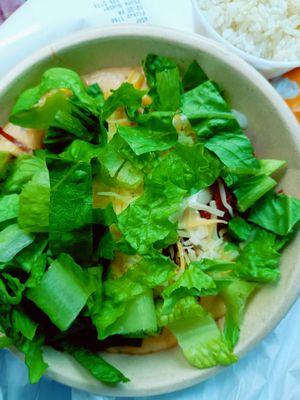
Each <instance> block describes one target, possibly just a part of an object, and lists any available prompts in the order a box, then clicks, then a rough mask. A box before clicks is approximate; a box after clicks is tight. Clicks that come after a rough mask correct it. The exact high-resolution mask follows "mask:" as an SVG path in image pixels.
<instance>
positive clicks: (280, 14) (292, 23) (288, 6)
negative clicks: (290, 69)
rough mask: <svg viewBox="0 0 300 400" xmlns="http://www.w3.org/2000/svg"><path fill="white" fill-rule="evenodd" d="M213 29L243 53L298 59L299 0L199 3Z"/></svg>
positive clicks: (268, 57) (299, 45) (299, 57)
mask: <svg viewBox="0 0 300 400" xmlns="http://www.w3.org/2000/svg"><path fill="white" fill-rule="evenodd" d="M199 6H200V9H201V10H202V12H203V13H204V15H205V16H206V17H207V18H208V20H209V21H210V23H211V24H212V25H213V27H214V28H215V29H216V30H217V31H218V33H219V34H221V35H222V36H223V38H224V39H226V40H228V41H229V42H231V43H232V44H233V45H234V46H236V47H238V48H239V49H241V50H244V51H245V52H247V53H249V54H252V55H255V56H258V57H262V58H266V59H270V60H278V61H296V60H300V0H199Z"/></svg>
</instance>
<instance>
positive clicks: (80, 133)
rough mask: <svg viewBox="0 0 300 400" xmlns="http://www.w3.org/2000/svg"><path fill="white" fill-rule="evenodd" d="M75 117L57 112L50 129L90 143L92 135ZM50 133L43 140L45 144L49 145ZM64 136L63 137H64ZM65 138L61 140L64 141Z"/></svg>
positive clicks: (68, 113)
mask: <svg viewBox="0 0 300 400" xmlns="http://www.w3.org/2000/svg"><path fill="white" fill-rule="evenodd" d="M84 122H85V121H82V122H81V120H80V119H79V118H78V117H77V116H75V115H72V114H71V113H70V112H67V111H62V110H59V111H57V113H56V114H55V116H54V118H53V121H52V123H51V129H53V128H54V130H55V129H59V130H61V131H62V132H67V133H68V134H71V135H72V136H73V137H74V138H79V139H81V140H86V141H91V140H92V139H93V133H92V132H90V131H89V129H88V128H87V127H86V126H85V124H84ZM52 136H53V135H52V134H51V132H48V133H47V135H46V138H45V144H46V145H47V144H48V143H49V140H50V139H53V137H52ZM64 136H65V135H64ZM65 139H66V138H63V140H65Z"/></svg>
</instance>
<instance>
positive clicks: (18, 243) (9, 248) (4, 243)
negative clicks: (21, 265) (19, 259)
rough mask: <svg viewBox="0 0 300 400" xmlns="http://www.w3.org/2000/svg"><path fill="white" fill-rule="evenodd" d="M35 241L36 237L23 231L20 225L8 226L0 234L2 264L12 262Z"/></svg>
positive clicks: (0, 259) (0, 258) (0, 260)
mask: <svg viewBox="0 0 300 400" xmlns="http://www.w3.org/2000/svg"><path fill="white" fill-rule="evenodd" d="M33 241H34V236H32V235H31V234H30V233H28V232H25V231H24V230H23V229H21V228H20V227H19V226H18V224H12V225H9V226H7V227H6V228H5V229H3V230H2V231H1V232H0V262H1V263H7V262H9V261H11V260H12V259H13V258H14V257H15V255H16V254H18V253H19V252H20V251H21V250H22V249H24V248H25V247H27V246H29V245H30V244H31V243H32V242H33Z"/></svg>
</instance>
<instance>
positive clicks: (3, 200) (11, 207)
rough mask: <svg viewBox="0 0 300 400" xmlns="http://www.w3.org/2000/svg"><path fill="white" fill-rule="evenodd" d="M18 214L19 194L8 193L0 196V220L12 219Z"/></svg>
mask: <svg viewBox="0 0 300 400" xmlns="http://www.w3.org/2000/svg"><path fill="white" fill-rule="evenodd" d="M18 214H19V196H18V195H17V194H8V195H6V196H2V197H0V222H4V221H8V220H10V219H14V218H16V217H17V216H18Z"/></svg>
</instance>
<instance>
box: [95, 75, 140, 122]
mask: <svg viewBox="0 0 300 400" xmlns="http://www.w3.org/2000/svg"><path fill="white" fill-rule="evenodd" d="M144 94H145V91H143V90H138V89H135V87H134V86H133V85H132V84H131V83H127V82H126V83H122V85H121V86H120V87H119V88H118V89H116V90H113V91H112V94H111V95H110V96H109V97H108V99H107V100H106V101H105V103H104V105H103V110H102V118H103V119H104V120H107V119H108V117H110V116H111V114H112V113H113V112H114V111H115V110H116V109H117V108H119V107H125V108H126V109H127V110H128V109H134V110H137V109H139V108H140V107H141V103H142V97H143V96H144Z"/></svg>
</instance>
